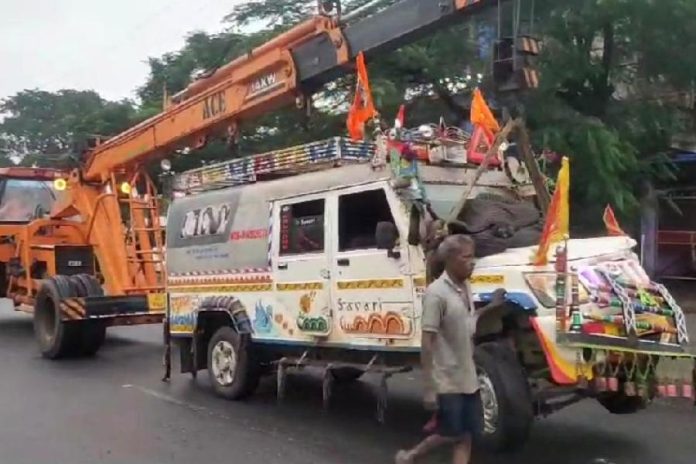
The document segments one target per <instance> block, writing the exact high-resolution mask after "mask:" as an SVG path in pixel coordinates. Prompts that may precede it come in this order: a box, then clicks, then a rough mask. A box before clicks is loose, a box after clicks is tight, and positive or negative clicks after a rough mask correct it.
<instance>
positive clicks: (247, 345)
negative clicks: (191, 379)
mask: <svg viewBox="0 0 696 464" xmlns="http://www.w3.org/2000/svg"><path fill="white" fill-rule="evenodd" d="M225 344H227V345H228V346H227V347H225ZM230 347H231V353H232V355H233V356H234V358H233V359H234V366H233V367H231V368H230V370H229V376H228V377H229V378H230V381H229V382H226V381H225V379H224V377H225V374H220V372H221V370H218V368H216V367H215V366H219V365H220V364H219V362H217V361H216V360H215V359H214V357H215V356H218V355H222V354H220V353H219V351H216V349H218V350H223V351H224V352H225V353H226V352H227V351H229V350H230ZM225 350H227V351H225ZM225 370H226V369H225ZM259 374H260V369H259V365H258V362H257V360H256V358H255V356H254V353H253V348H252V346H251V339H250V337H249V336H248V335H240V334H238V333H237V331H235V330H234V329H233V328H232V327H227V326H224V327H220V328H219V329H217V331H216V332H215V333H214V334H213V336H212V337H211V339H210V341H209V342H208V377H209V378H210V383H211V385H212V386H213V390H215V393H216V394H218V395H219V396H221V397H223V398H225V399H228V400H241V399H244V398H246V397H248V396H250V395H251V394H253V393H254V391H255V390H256V387H257V386H258V384H259V376H260V375H259Z"/></svg>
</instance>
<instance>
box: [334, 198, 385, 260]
mask: <svg viewBox="0 0 696 464" xmlns="http://www.w3.org/2000/svg"><path fill="white" fill-rule="evenodd" d="M378 222H391V223H392V224H394V218H393V217H392V214H391V210H390V209H389V203H388V202H387V195H386V193H385V192H384V190H383V189H377V190H368V191H365V192H358V193H351V194H348V195H341V196H340V197H339V198H338V250H339V251H349V250H364V249H368V248H377V242H376V241H375V231H376V229H377V223H378Z"/></svg>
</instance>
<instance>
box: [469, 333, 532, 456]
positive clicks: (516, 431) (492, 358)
mask: <svg viewBox="0 0 696 464" xmlns="http://www.w3.org/2000/svg"><path fill="white" fill-rule="evenodd" d="M474 360H475V362H476V370H477V372H478V374H479V381H480V382H481V390H480V392H481V402H482V404H483V409H484V418H483V419H482V422H481V425H482V429H483V430H482V431H481V434H480V437H479V440H480V444H481V445H482V446H483V447H484V448H486V449H488V450H491V451H514V450H516V449H519V448H520V447H521V446H522V445H524V443H525V442H526V441H527V438H528V437H529V432H530V430H531V426H532V423H533V422H534V409H533V404H532V396H531V392H530V389H529V384H528V383H527V376H526V375H525V373H524V370H523V368H522V366H521V365H520V363H519V362H518V360H517V357H516V355H515V353H514V352H513V351H512V349H511V348H509V347H508V346H506V345H504V344H502V343H499V342H489V343H483V344H481V345H478V346H477V347H476V349H475V351H474ZM489 392H490V393H489ZM490 394H492V395H493V396H492V398H493V399H494V400H495V402H496V403H497V415H491V416H490V417H489V418H488V420H487V419H486V417H485V415H486V414H485V413H486V411H487V410H488V411H493V410H494V408H493V407H490V406H491V405H492V403H491V402H490V401H487V399H489V398H491V397H490ZM487 395H489V396H487Z"/></svg>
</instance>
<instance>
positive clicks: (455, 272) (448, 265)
mask: <svg viewBox="0 0 696 464" xmlns="http://www.w3.org/2000/svg"><path fill="white" fill-rule="evenodd" d="M474 247H475V245H474V241H473V240H472V238H471V237H469V236H468V235H450V236H448V237H447V238H445V239H444V240H443V241H442V243H441V244H440V246H439V247H438V249H437V253H438V255H439V258H440V259H441V260H442V261H443V262H444V263H445V270H446V271H447V274H449V276H450V277H452V278H453V279H456V280H457V281H459V282H463V281H465V280H466V279H468V278H469V277H471V273H472V272H473V271H474Z"/></svg>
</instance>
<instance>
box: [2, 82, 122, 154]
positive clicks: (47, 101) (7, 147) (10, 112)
mask: <svg viewBox="0 0 696 464" xmlns="http://www.w3.org/2000/svg"><path fill="white" fill-rule="evenodd" d="M0 114H4V119H3V120H2V122H0V156H1V158H0V159H1V160H2V161H1V162H2V163H4V164H5V165H8V164H12V163H13V161H12V160H15V161H20V162H22V164H26V165H32V164H35V163H36V164H40V165H44V166H45V165H51V166H55V165H62V164H65V163H67V162H69V161H68V157H69V156H70V155H76V154H77V152H78V149H77V146H76V145H78V144H80V143H81V142H82V141H84V140H86V139H87V137H89V136H91V135H114V134H117V133H118V132H120V131H122V130H124V129H125V128H127V127H128V126H129V125H130V124H131V123H132V121H133V116H134V114H135V110H134V108H133V104H132V102H129V101H121V102H110V101H106V100H104V99H103V98H101V97H100V96H99V95H98V94H97V93H96V92H92V91H77V90H61V91H59V92H55V93H52V92H44V91H40V90H24V91H22V92H19V93H17V94H16V95H14V96H12V97H9V98H7V99H5V100H3V101H2V102H1V103H0Z"/></svg>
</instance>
